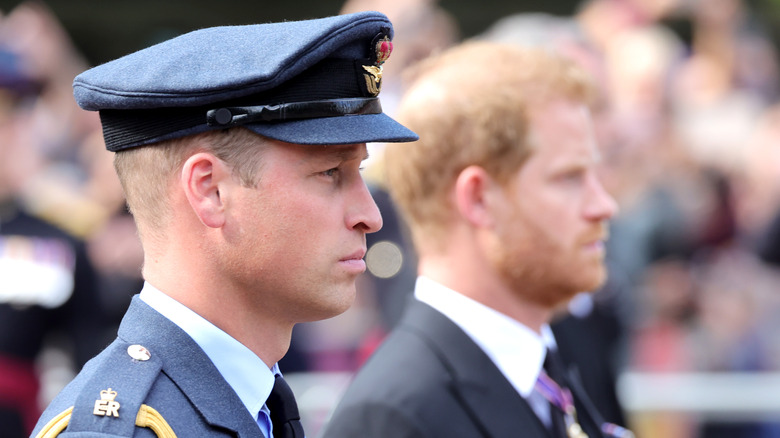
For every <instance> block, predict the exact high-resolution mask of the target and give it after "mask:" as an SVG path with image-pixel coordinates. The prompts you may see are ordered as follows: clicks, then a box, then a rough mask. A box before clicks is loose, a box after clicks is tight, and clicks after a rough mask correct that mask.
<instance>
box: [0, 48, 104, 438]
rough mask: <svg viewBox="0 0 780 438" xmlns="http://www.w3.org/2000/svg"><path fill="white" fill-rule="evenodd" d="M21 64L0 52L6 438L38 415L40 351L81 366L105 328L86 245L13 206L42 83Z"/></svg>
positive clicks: (37, 159) (30, 158)
mask: <svg viewBox="0 0 780 438" xmlns="http://www.w3.org/2000/svg"><path fill="white" fill-rule="evenodd" d="M22 61H23V59H22V58H21V57H20V56H19V55H18V54H16V53H15V52H13V51H11V50H10V49H9V48H8V47H2V48H0V108H2V111H1V112H0V156H2V159H0V278H2V283H1V284H0V430H2V432H3V436H4V437H12V438H13V437H23V436H27V435H28V434H29V433H30V432H31V431H32V427H33V426H34V424H35V421H36V420H37V417H38V416H39V415H40V411H39V400H38V397H39V389H40V383H39V376H38V373H37V372H36V367H35V363H36V360H38V359H39V358H40V355H41V353H42V351H43V349H44V346H45V345H47V343H48V342H49V341H55V340H57V341H60V342H59V343H60V346H61V347H62V348H64V349H66V350H67V351H70V352H71V354H72V357H73V358H74V365H75V366H80V365H82V364H83V363H84V362H85V361H86V360H87V359H88V358H90V357H91V356H92V355H93V354H94V353H95V352H96V351H98V350H99V348H100V347H101V345H100V344H98V341H97V339H96V338H95V335H96V333H98V331H99V330H100V327H101V326H102V324H103V315H102V313H101V312H100V309H99V307H98V305H97V303H98V300H97V296H96V289H95V277H94V271H93V269H92V265H91V263H90V261H89V259H88V258H87V255H86V251H85V248H84V244H83V243H82V242H81V241H79V240H77V239H76V238H74V237H73V236H71V235H70V234H68V233H67V232H65V231H63V230H62V229H59V228H57V227H55V226H53V225H51V224H49V223H47V222H44V221H43V220H41V219H39V218H37V217H35V216H33V215H31V214H29V213H28V212H26V211H25V207H24V205H23V204H21V203H20V202H19V193H20V190H21V189H22V188H23V187H24V185H25V183H26V181H28V180H29V178H30V177H32V176H33V175H35V172H36V171H38V170H39V168H40V167H39V166H41V164H42V158H41V156H40V155H39V152H40V151H39V150H37V149H36V147H35V144H34V143H32V142H31V141H30V133H31V127H30V122H31V115H32V114H31V112H32V109H33V107H34V105H35V104H36V103H37V102H36V99H37V98H38V91H39V90H40V87H41V86H42V85H43V84H41V83H39V82H38V80H37V78H35V77H33V76H31V75H29V74H28V72H27V71H26V70H25V66H24V64H23V62H22ZM52 335H65V336H64V337H58V338H52Z"/></svg>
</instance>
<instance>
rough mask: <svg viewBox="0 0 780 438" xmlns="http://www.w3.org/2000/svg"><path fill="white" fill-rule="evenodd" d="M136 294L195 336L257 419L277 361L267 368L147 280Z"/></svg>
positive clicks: (242, 347)
mask: <svg viewBox="0 0 780 438" xmlns="http://www.w3.org/2000/svg"><path fill="white" fill-rule="evenodd" d="M140 298H141V300H143V301H144V302H145V303H146V304H148V305H149V306H151V307H152V308H153V309H154V310H156V311H158V312H160V313H161V314H162V315H163V316H165V317H166V318H168V319H170V320H171V321H172V322H173V323H174V324H176V325H177V326H179V327H180V328H181V329H182V330H184V331H185V332H186V333H187V334H188V335H190V337H191V338H192V339H193V340H195V342H196V343H197V344H198V345H199V346H200V348H202V349H203V351H204V352H205V353H206V355H207V356H208V357H209V359H211V361H212V362H213V363H214V366H216V367H217V370H219V372H220V374H222V377H224V378H225V380H226V381H227V383H228V384H229V385H230V387H231V388H233V390H234V391H235V392H236V394H238V398H239V399H241V402H242V403H243V404H244V406H246V408H247V409H248V410H249V412H250V413H251V414H252V416H253V417H254V418H255V419H257V416H258V413H259V412H260V410H261V409H262V408H263V406H264V405H265V401H266V399H267V398H268V396H269V395H270V394H271V390H272V389H273V386H274V375H275V374H281V373H280V372H279V368H278V365H274V366H273V368H272V369H269V368H268V366H267V365H266V364H265V362H263V361H262V360H261V359H260V358H259V357H258V356H257V355H256V354H255V353H253V352H252V351H251V350H250V349H249V348H247V347H246V346H245V345H244V344H242V343H240V342H238V341H237V340H236V339H235V338H233V337H232V336H230V335H228V334H227V333H225V332H224V331H222V330H221V329H220V328H218V327H217V326H215V325H214V324H212V323H210V322H209V321H207V320H206V319H204V318H203V317H202V316H200V315H198V314H197V313H195V312H193V311H192V310H190V309H189V308H188V307H186V306H184V305H183V304H181V303H179V302H178V301H176V300H174V299H173V298H171V297H170V296H168V295H166V294H165V293H163V292H161V291H160V290H158V289H157V288H155V287H154V286H152V285H151V284H149V283H148V282H146V283H144V287H143V289H142V290H141V295H140Z"/></svg>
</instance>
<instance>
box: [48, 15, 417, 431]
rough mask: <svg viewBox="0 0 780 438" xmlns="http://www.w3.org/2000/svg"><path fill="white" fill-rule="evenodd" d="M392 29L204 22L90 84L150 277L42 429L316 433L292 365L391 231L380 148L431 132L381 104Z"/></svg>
mask: <svg viewBox="0 0 780 438" xmlns="http://www.w3.org/2000/svg"><path fill="white" fill-rule="evenodd" d="M391 38H392V27H391V24H390V22H389V21H388V20H387V18H386V17H385V16H384V15H382V14H380V13H376V12H366V13H359V14H353V15H345V16H338V17H329V18H323V19H317V20H308V21H299V22H284V23H269V24H261V25H250V26H228V27H218V28H210V29H202V30H198V31H194V32H190V33H188V34H185V35H182V36H179V37H177V38H174V39H172V40H168V41H166V42H163V43H160V44H158V45H155V46H152V47H149V48H146V49H143V50H141V51H139V52H136V53H133V54H130V55H127V56H125V57H122V58H119V59H117V60H115V61H112V62H109V63H107V64H103V65H101V66H98V67H95V68H93V69H91V70H88V71H87V72H85V73H82V74H81V75H79V76H78V77H77V78H76V80H75V82H74V94H75V96H76V100H77V102H78V103H79V105H81V107H82V108H84V109H87V110H95V111H99V112H100V117H101V122H102V124H103V134H104V138H105V141H106V146H107V148H108V149H109V150H110V151H114V152H116V155H115V160H114V164H115V167H116V170H117V173H118V175H119V179H120V181H121V182H122V187H123V188H124V190H125V195H126V197H127V203H128V205H129V207H130V210H131V212H132V213H133V216H134V218H135V221H136V223H137V225H138V230H139V234H140V237H141V242H142V244H143V248H144V257H145V258H144V266H143V276H144V279H145V281H146V282H145V284H144V286H143V289H142V291H141V293H140V295H138V296H136V297H134V298H133V300H132V303H131V305H130V308H129V310H128V311H127V313H126V315H125V317H124V319H123V321H122V323H121V326H120V328H119V334H118V338H117V339H116V340H115V341H114V342H113V343H112V344H111V345H110V346H109V347H108V348H107V349H106V350H104V351H103V352H102V353H100V354H99V355H98V356H97V357H96V358H95V359H93V360H92V361H90V362H89V363H88V364H87V365H86V366H85V367H84V369H83V370H82V371H81V372H80V373H79V375H78V376H77V377H76V378H75V380H74V381H73V382H71V384H70V385H68V387H67V388H65V389H64V390H63V392H62V393H61V394H60V395H59V396H58V397H57V398H56V399H55V400H54V401H53V402H52V404H51V405H50V406H49V407H48V409H47V410H46V412H44V414H43V416H42V417H41V419H40V420H39V422H38V425H37V427H36V429H35V432H34V433H35V434H37V435H36V436H39V437H43V438H47V437H53V436H56V435H58V434H59V433H60V432H62V431H64V435H66V436H91V437H93V436H94V437H97V436H112V437H115V436H128V437H129V436H136V437H138V436H144V437H146V436H152V435H153V434H156V435H157V436H165V437H173V436H179V437H205V436H225V437H227V436H231V437H236V436H241V437H265V438H271V437H272V436H273V437H275V438H280V437H286V438H293V437H294V438H303V436H304V435H303V430H302V427H301V423H300V418H299V416H298V412H297V407H296V405H295V404H294V400H293V399H292V393H291V391H290V390H289V387H288V386H286V384H285V383H284V379H282V378H281V374H280V370H279V367H278V365H277V363H278V361H279V360H280V359H281V358H282V357H283V356H284V355H285V353H286V352H287V350H288V348H289V346H290V336H291V333H292V329H293V326H294V325H295V324H296V323H299V322H304V321H313V320H319V319H324V318H328V317H331V316H334V315H337V314H339V313H341V312H343V311H344V310H346V309H347V307H348V306H349V305H350V304H351V302H352V301H353V299H354V296H355V280H356V278H357V277H358V275H359V274H360V273H362V272H363V271H364V270H365V263H364V262H363V260H362V258H363V256H364V254H365V252H366V240H365V236H366V234H367V233H371V232H374V231H377V230H378V229H379V228H380V227H381V226H382V219H381V217H380V214H379V211H378V209H377V207H376V204H375V203H374V201H373V199H372V198H371V195H370V193H369V190H368V188H367V187H366V184H365V183H364V181H363V179H362V176H361V173H360V168H361V163H362V161H363V160H365V158H366V156H367V152H366V145H365V143H366V142H372V141H383V142H386V141H389V142H393V141H412V140H415V139H416V138H417V136H416V135H415V134H414V133H413V132H411V131H409V130H408V129H406V128H405V127H403V126H401V125H400V124H398V123H397V122H395V121H394V120H392V119H391V118H390V117H388V116H387V115H385V114H384V113H382V109H381V106H380V105H379V100H378V97H377V95H378V94H379V90H380V87H381V80H382V64H383V63H384V62H385V61H386V60H387V58H388V56H389V55H390V52H391V50H392V43H391Z"/></svg>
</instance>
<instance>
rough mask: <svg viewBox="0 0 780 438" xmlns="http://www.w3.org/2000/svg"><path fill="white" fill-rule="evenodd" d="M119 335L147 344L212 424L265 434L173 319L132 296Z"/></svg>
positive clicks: (243, 432) (245, 433)
mask: <svg viewBox="0 0 780 438" xmlns="http://www.w3.org/2000/svg"><path fill="white" fill-rule="evenodd" d="M119 337H120V338H123V339H124V340H126V341H127V342H130V343H139V344H142V345H144V346H146V347H147V348H148V349H149V350H150V351H151V352H152V354H157V355H159V356H160V357H161V359H162V361H163V372H164V373H165V374H167V375H168V376H169V377H170V378H171V379H172V380H173V381H174V382H175V383H176V385H178V387H179V388H180V389H181V391H182V392H183V393H184V394H185V395H186V397H187V398H188V399H189V400H190V402H191V403H192V404H193V406H195V408H196V409H197V410H198V411H199V412H200V413H201V414H202V415H203V417H204V418H205V420H206V422H208V423H209V424H211V425H212V426H217V427H222V428H225V429H228V430H233V431H235V432H236V433H237V434H238V436H240V437H247V438H249V437H262V436H263V435H262V432H261V431H260V428H259V427H258V426H257V423H256V422H255V420H254V419H253V418H252V416H251V415H250V414H249V411H247V409H246V407H245V406H244V405H243V403H241V400H240V399H239V398H238V396H237V395H236V393H235V391H233V389H232V388H231V387H230V385H228V383H227V382H226V381H225V379H224V378H223V377H222V375H221V374H220V373H219V371H218V370H217V368H216V367H215V366H214V364H213V363H212V362H211V360H210V359H209V358H208V356H206V354H205V353H204V352H203V350H202V349H201V348H200V346H198V344H197V343H196V342H195V341H194V340H193V339H192V338H191V337H190V336H189V335H187V334H186V333H185V332H184V331H183V330H182V329H180V328H179V327H178V326H177V325H175V324H174V323H173V322H171V321H170V320H168V319H167V318H165V317H164V316H162V315H161V314H160V313H158V312H157V311H155V310H154V309H152V308H151V307H149V306H148V305H147V304H146V303H144V302H143V301H141V300H140V299H139V298H138V297H137V296H136V297H134V298H133V300H132V303H131V304H130V308H129V309H128V312H127V314H126V315H125V318H124V319H123V320H122V324H121V325H120V327H119Z"/></svg>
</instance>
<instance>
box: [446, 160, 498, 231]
mask: <svg viewBox="0 0 780 438" xmlns="http://www.w3.org/2000/svg"><path fill="white" fill-rule="evenodd" d="M496 188H497V184H496V182H495V181H494V180H493V178H491V176H490V175H489V174H488V173H487V172H486V171H485V169H483V168H482V167H480V166H469V167H467V168H465V169H463V170H462V171H461V172H460V174H459V175H458V179H457V180H455V205H456V207H457V209H458V212H459V213H460V215H461V216H462V217H463V218H464V219H466V220H467V221H468V222H470V223H471V224H472V225H473V226H475V227H480V228H482V227H490V226H492V225H493V212H492V211H491V208H490V206H491V203H490V202H489V200H490V197H491V196H492V194H491V191H494V190H495V189H496Z"/></svg>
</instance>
